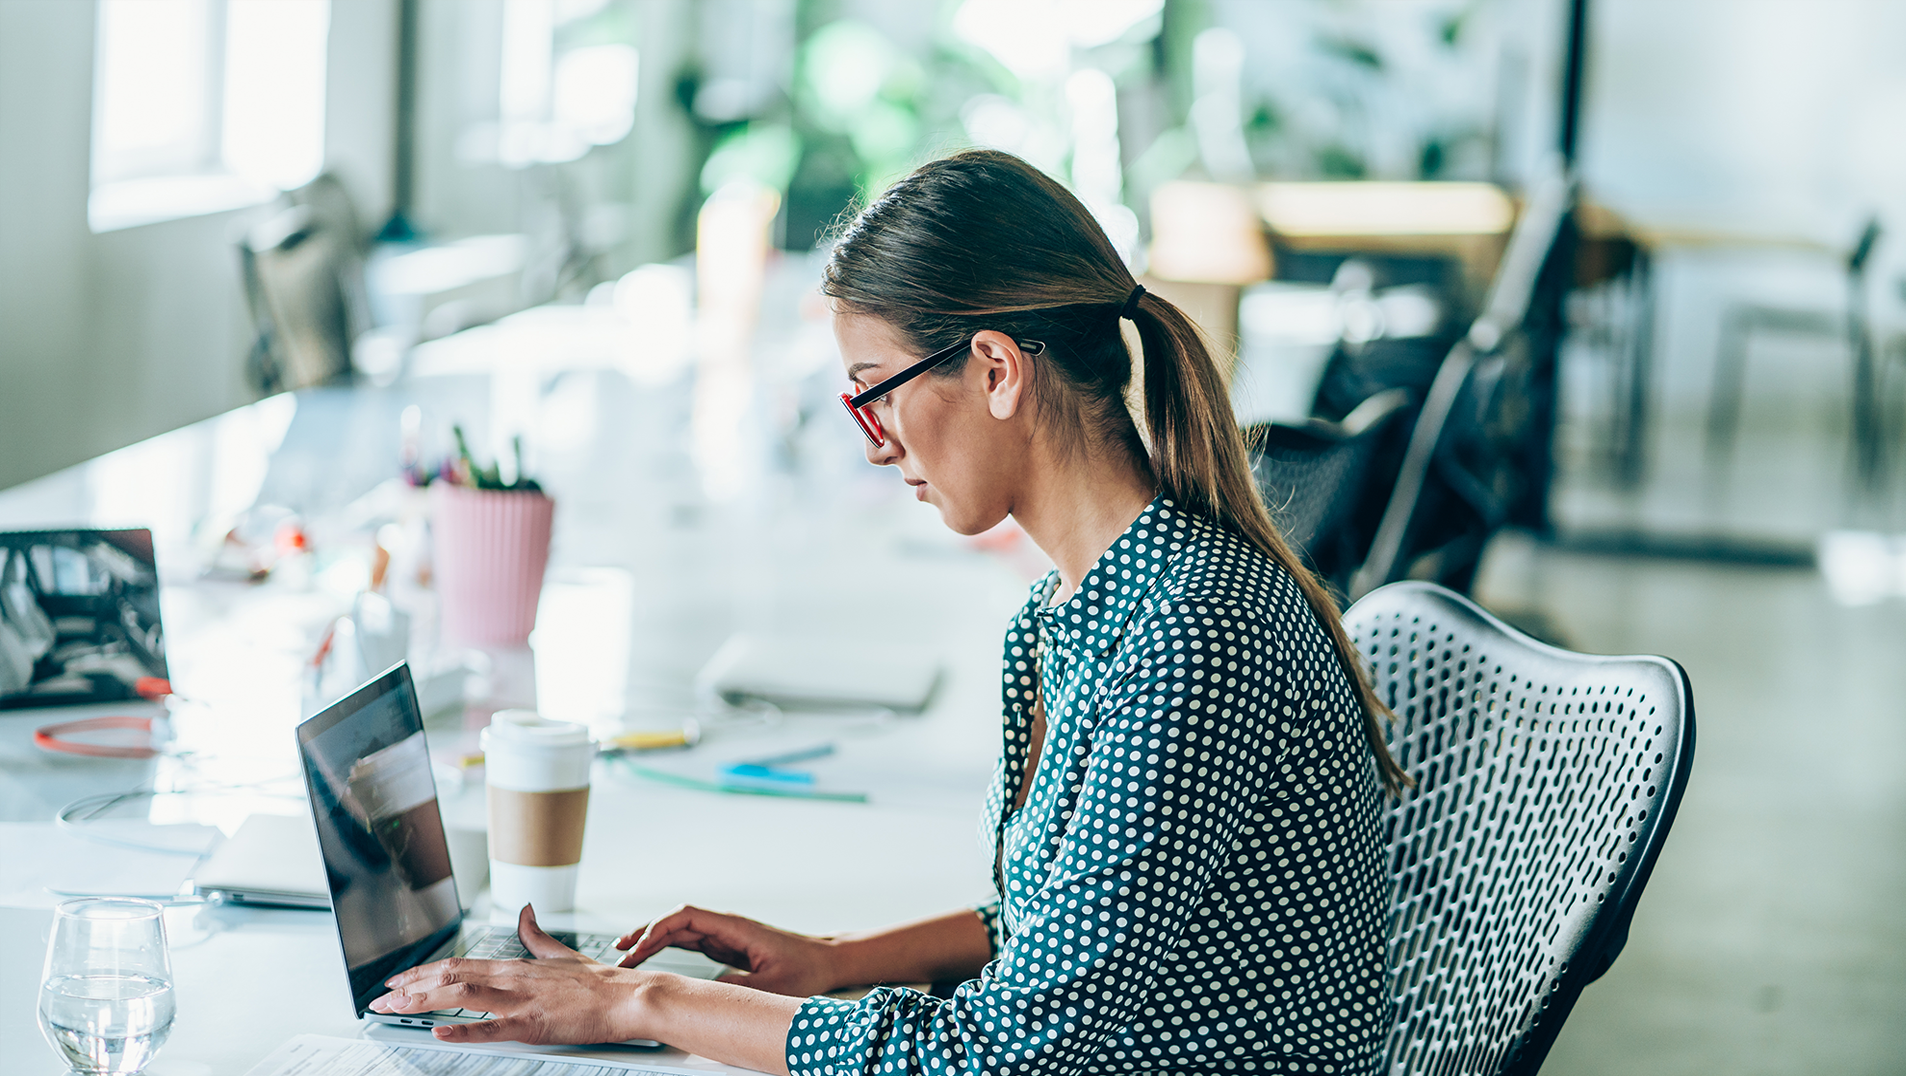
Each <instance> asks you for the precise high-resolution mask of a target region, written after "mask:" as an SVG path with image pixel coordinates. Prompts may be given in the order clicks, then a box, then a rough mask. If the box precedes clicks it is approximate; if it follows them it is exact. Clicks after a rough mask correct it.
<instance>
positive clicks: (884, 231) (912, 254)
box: [821, 150, 1409, 794]
mask: <svg viewBox="0 0 1906 1076" xmlns="http://www.w3.org/2000/svg"><path fill="white" fill-rule="evenodd" d="M821 291H822V292H823V293H824V294H826V295H828V296H829V297H831V298H833V299H834V300H835V302H836V304H837V305H838V306H839V307H840V308H841V309H844V310H851V311H854V312H856V313H861V314H867V315H871V316H873V317H876V318H879V319H880V320H882V321H884V322H886V323H887V324H888V325H890V326H892V327H893V328H894V329H896V330H898V331H899V332H900V333H901V334H902V335H903V336H905V337H907V338H908V339H909V340H910V341H911V342H912V343H913V344H914V345H915V346H917V347H919V348H920V350H921V351H922V352H923V353H924V352H927V351H938V350H940V349H941V348H944V347H947V346H949V345H951V344H954V343H956V342H958V341H959V340H961V339H962V338H965V339H970V338H971V337H972V335H973V334H974V333H975V332H977V331H979V330H980V329H997V330H999V331H1000V332H1003V333H1006V334H1007V335H1009V336H1012V337H1013V338H1015V339H1025V340H1039V341H1042V342H1044V343H1045V344H1046V351H1045V352H1044V357H1043V358H1042V360H1041V362H1040V363H1039V364H1038V367H1037V374H1038V376H1036V377H1035V378H1034V379H1033V385H1032V388H1033V392H1034V398H1035V400H1036V402H1037V404H1038V406H1039V407H1040V409H1041V413H1043V414H1046V415H1050V416H1052V419H1053V421H1054V422H1055V423H1056V424H1057V426H1058V427H1059V428H1058V430H1057V432H1058V434H1059V435H1060V436H1061V437H1062V438H1063V439H1065V440H1066V442H1068V443H1073V444H1077V443H1084V442H1088V441H1089V442H1091V443H1096V444H1104V443H1118V444H1123V445H1125V446H1126V448H1127V449H1128V451H1130V452H1131V453H1132V455H1133V458H1134V459H1136V460H1139V461H1141V462H1145V461H1148V462H1149V464H1150V466H1151V470H1152V473H1153V474H1154V476H1155V477H1156V478H1157V479H1158V483H1159V486H1160V488H1161V489H1163V490H1164V491H1165V493H1166V494H1167V495H1168V496H1170V497H1171V498H1172V500H1174V501H1176V502H1177V503H1178V504H1179V505H1180V506H1182V507H1183V508H1185V509H1186V510H1187V511H1191V512H1196V513H1198V514H1200V515H1204V516H1207V517H1209V518H1211V519H1214V520H1216V521H1217V522H1218V523H1219V524H1220V525H1221V526H1225V527H1228V528H1230V529H1231V530H1232V531H1234V532H1236V533H1237V534H1239V535H1240V536H1242V537H1243V538H1244V539H1245V540H1246V541H1248V542H1249V543H1251V545H1253V546H1255V547H1257V549H1258V550H1259V551H1260V552H1262V553H1263V554H1264V555H1265V556H1266V557H1268V558H1270V559H1271V560H1272V561H1273V562H1275V563H1276V564H1277V565H1278V566H1279V567H1280V568H1283V569H1284V571H1285V572H1287V573H1288V574H1289V575H1290V577H1291V578H1292V579H1293V580H1295V581H1296V583H1297V587H1298V590H1299V591H1301V592H1302V593H1303V595H1304V599H1305V601H1307V602H1308V603H1309V604H1310V608H1311V610H1312V612H1313V613H1315V614H1316V617H1317V620H1318V623H1320V624H1322V625H1323V628H1324V631H1325V632H1326V633H1327V634H1328V635H1329V636H1330V641H1331V644H1332V647H1333V648H1334V649H1335V651H1336V653H1337V660H1338V662H1339V664H1340V665H1341V666H1342V667H1343V671H1344V675H1345V676H1347V677H1349V679H1350V683H1351V684H1352V685H1353V686H1354V687H1355V688H1356V691H1357V696H1358V698H1359V699H1360V700H1361V702H1362V704H1363V712H1364V736H1365V738H1366V739H1367V740H1368V741H1369V743H1370V750H1371V753H1372V754H1373V755H1374V756H1375V758H1376V763H1377V772H1378V775H1379V776H1380V777H1381V779H1382V781H1383V787H1384V788H1386V789H1388V790H1389V791H1390V792H1391V793H1392V794H1394V793H1396V792H1397V791H1398V790H1399V789H1401V787H1402V786H1403V785H1404V784H1407V783H1409V782H1408V778H1407V777H1405V776H1404V774H1403V770H1402V768H1401V767H1399V766H1398V765H1397V764H1396V760H1395V759H1393V758H1391V757H1390V752H1389V749H1388V748H1387V747H1386V746H1385V745H1384V742H1383V726H1382V724H1381V722H1382V720H1383V719H1384V718H1386V717H1388V715H1389V710H1388V708H1386V707H1385V706H1384V705H1383V704H1382V703H1381V702H1380V701H1379V700H1378V699H1377V697H1376V693H1375V691H1374V690H1373V689H1372V688H1371V686H1370V680H1369V678H1368V677H1367V676H1366V675H1365V674H1364V671H1363V666H1362V662H1361V661H1360V659H1359V658H1358V657H1357V651H1356V647H1355V646H1354V645H1353V644H1352V643H1351V642H1350V636H1349V635H1348V634H1347V633H1346V632H1345V631H1344V627H1343V617H1342V615H1341V614H1340V613H1339V611H1338V609H1337V604H1336V602H1335V601H1334V600H1333V599H1332V598H1331V596H1330V593H1329V592H1328V591H1327V590H1325V588H1324V585H1323V584H1322V583H1321V582H1319V581H1318V579H1317V577H1316V576H1315V575H1314V574H1312V572H1311V571H1310V570H1309V569H1308V568H1306V567H1305V566H1304V563H1303V561H1302V560H1301V559H1299V558H1298V556H1297V554H1295V553H1293V552H1292V551H1291V548H1290V546H1288V545H1286V544H1285V542H1284V539H1283V537H1282V536H1281V535H1279V534H1278V532H1277V528H1276V526H1275V525H1273V524H1272V522H1271V517H1270V513H1269V512H1268V511H1266V510H1265V508H1264V501H1263V498H1262V497H1261V496H1260V495H1259V494H1258V490H1257V484H1256V483H1255V482H1253V481H1252V480H1251V469H1250V461H1249V458H1248V456H1247V455H1246V452H1245V448H1244V437H1243V435H1242V434H1240V433H1239V432H1238V426H1237V421H1236V419H1235V418H1234V417H1233V415H1232V411H1231V403H1230V394H1229V391H1228V390H1227V389H1226V387H1225V379H1224V375H1223V374H1222V373H1221V372H1220V371H1219V370H1218V367H1217V364H1216V363H1215V362H1213V361H1212V359H1211V352H1210V350H1209V349H1208V348H1206V347H1205V343H1204V339H1203V337H1202V336H1200V335H1199V332H1198V329H1197V326H1195V325H1193V324H1192V322H1191V319H1189V318H1187V317H1186V316H1185V314H1184V312H1183V311H1181V310H1179V309H1178V308H1177V307H1176V306H1173V305H1172V304H1171V303H1169V302H1166V301H1165V300H1164V299H1161V298H1159V297H1158V296H1156V295H1153V294H1150V293H1148V292H1144V291H1143V289H1138V288H1136V284H1135V282H1134V281H1133V280H1132V275H1131V273H1130V272H1128V271H1127V270H1126V268H1125V265H1124V263H1123V262H1122V261H1121V260H1120V259H1119V256H1118V253H1117V251H1116V250H1114V249H1113V247H1112V244H1111V243H1110V242H1109V241H1108V240H1107V239H1106V238H1105V232H1104V230H1103V229H1101V228H1100V227H1099V225H1098V223H1097V222H1096V221H1095V220H1093V218H1092V215H1091V214H1090V213H1089V212H1088V211H1087V210H1086V208H1085V206H1084V205H1082V204H1080V202H1079V200H1078V199H1077V198H1075V197H1073V195H1072V193H1071V192H1070V191H1068V190H1066V189H1065V188H1064V187H1062V186H1060V185H1059V184H1058V183H1057V182H1055V181H1054V180H1053V179H1052V178H1051V177H1049V176H1047V175H1045V174H1044V173H1042V172H1040V171H1039V170H1038V169H1036V168H1034V167H1032V166H1031V165H1029V164H1027V163H1026V162H1025V161H1022V160H1020V159H1019V158H1017V157H1014V156H1012V155H1011V154H1008V153H1000V152H998V151H995V150H971V151H968V152H965V153H959V154H955V155H953V156H951V157H946V158H943V159H941V160H937V161H932V162H930V163H928V164H925V165H923V166H921V167H920V168H918V169H916V170H915V171H914V172H913V174H911V175H909V176H907V177H906V178H905V179H902V180H901V181H900V182H899V183H896V184H895V185H894V186H893V187H892V188H890V189H889V190H888V192H887V193H886V194H885V195H883V196H882V197H881V198H880V200H879V201H877V202H875V203H874V204H873V205H870V206H868V207H867V208H866V209H864V210H862V211H861V213H860V214H859V215H858V216H856V217H855V218H854V219H853V220H852V222H851V223H849V224H848V225H847V226H846V228H845V230H844V231H843V232H842V234H841V235H840V237H839V242H838V243H837V244H836V245H835V247H834V253H833V256H832V257H831V258H829V259H828V264H827V269H826V273H825V276H824V278H823V282H822V285H821ZM1121 317H1127V318H1130V319H1131V320H1132V322H1133V324H1134V325H1136V326H1137V327H1138V337H1139V342H1140V343H1141V344H1142V345H1143V346H1144V359H1145V363H1144V366H1145V407H1144V414H1145V422H1146V425H1147V427H1148V428H1149V430H1150V434H1151V444H1150V446H1149V449H1148V448H1147V446H1146V445H1145V443H1144V441H1143V439H1142V438H1141V437H1140V435H1139V433H1138V430H1137V427H1136V425H1135V424H1134V423H1133V421H1132V414H1131V411H1130V410H1129V408H1128V407H1127V405H1126V397H1125V393H1126V389H1127V387H1128V385H1129V384H1130V382H1131V379H1132V356H1131V353H1130V352H1129V351H1128V350H1127V349H1126V346H1125V340H1124V337H1123V336H1121V335H1120V333H1119V319H1120V318H1121ZM963 365H964V360H963V359H955V360H952V361H949V362H947V363H945V364H943V365H941V366H940V367H938V368H937V369H936V370H935V371H934V372H933V374H930V375H928V376H942V377H950V376H955V375H957V374H958V373H959V371H960V369H961V367H962V366H963Z"/></svg>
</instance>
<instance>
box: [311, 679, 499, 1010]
mask: <svg viewBox="0 0 1906 1076" xmlns="http://www.w3.org/2000/svg"><path fill="white" fill-rule="evenodd" d="M298 753H299V756H300V758H301V759H302V761H303V763H304V779H305V787H306V788H307V789H308V790H309V792H310V794H311V810H312V813H313V814H314V815H315V816H316V818H317V827H318V846H319V848H320V849H322V850H323V853H324V867H325V871H324V872H325V875H326V882H327V884H328V885H329V887H330V890H331V908H332V910H333V912H334V913H335V918H336V920H337V925H338V937H339V940H340V941H341V942H342V943H343V946H344V964H345V967H347V968H348V969H349V970H350V974H351V995H352V998H353V1000H354V1001H355V1002H356V1004H357V1010H358V1015H360V1016H361V1015H363V1013H364V1012H365V1007H366V1005H367V1004H368V1003H369V1002H370V1000H371V999H372V998H375V997H377V996H378V995H379V994H382V993H383V992H384V986H383V983H384V980H385V979H388V978H389V977H390V976H392V975H394V974H396V973H397V972H399V971H401V970H403V969H405V968H408V967H411V966H412V965H414V964H416V963H417V962H419V961H421V960H423V959H425V958H426V957H428V956H429V955H430V954H431V953H432V952H434V951H435V950H436V949H437V947H438V946H440V945H442V944H443V943H444V942H446V941H448V940H449V939H450V938H452V937H454V936H455V935H456V933H457V929H458V927H459V926H460V925H461V923H462V913H461V911H460V910H459V906H458V904H457V887H456V882H455V881H454V880H452V878H451V877H450V846H449V844H448V842H446V841H445V840H444V834H443V818H442V816H441V815H440V814H439V813H438V811H437V787H436V782H435V780H434V779H433V778H432V777H431V773H430V752H429V750H428V749H427V747H426V745H425V742H424V724H423V715H422V714H421V712H420V711H419V710H418V708H417V692H416V689H415V688H414V687H413V686H412V684H411V680H410V668H409V666H407V665H404V664H401V663H400V664H398V665H396V666H394V667H392V668H391V669H390V670H388V671H387V672H385V673H383V674H382V675H380V676H378V677H377V678H376V679H374V680H372V681H371V682H370V683H368V684H365V685H364V686H363V687H360V688H358V689H357V690H356V691H354V692H352V693H351V694H349V695H347V696H345V697H344V698H342V699H339V700H338V701H337V702H335V703H332V704H331V705H330V706H328V707H326V708H325V709H323V710H322V711H320V712H319V713H317V714H316V715H315V716H313V717H311V718H310V719H309V720H307V721H305V722H304V723H303V724H301V725H299V726H298Z"/></svg>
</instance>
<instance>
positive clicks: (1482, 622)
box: [1344, 583, 1694, 1076]
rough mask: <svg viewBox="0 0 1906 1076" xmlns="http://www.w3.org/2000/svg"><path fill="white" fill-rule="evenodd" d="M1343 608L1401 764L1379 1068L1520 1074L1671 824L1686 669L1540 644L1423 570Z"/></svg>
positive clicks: (1617, 944)
mask: <svg viewBox="0 0 1906 1076" xmlns="http://www.w3.org/2000/svg"><path fill="white" fill-rule="evenodd" d="M1344 620H1345V626H1346V627H1347V628H1348V629H1349V631H1350V634H1351V637H1352V638H1353V639H1354V640H1355V641H1356V644H1357V647H1358V649H1359V650H1360V651H1361V652H1362V653H1363V655H1364V656H1365V658H1366V659H1368V660H1369V662H1370V664H1371V666H1372V668H1373V672H1374V675H1375V684H1376V690H1377V696H1378V697H1379V698H1381V699H1383V700H1384V701H1385V702H1386V703H1387V704H1388V705H1389V706H1390V707H1391V709H1392V710H1393V711H1394V712H1395V715H1396V720H1395V724H1394V725H1393V726H1392V728H1391V739H1390V748H1391V751H1392V752H1394V753H1395V755H1396V759H1397V761H1398V762H1399V763H1400V764H1401V765H1402V766H1403V768H1404V770H1405V771H1406V772H1407V773H1408V774H1409V775H1410V776H1411V777H1412V778H1413V779H1414V780H1415V781H1416V787H1415V788H1413V789H1405V790H1404V792H1403V795H1402V796H1401V797H1400V798H1399V799H1397V800H1396V801H1395V802H1394V804H1393V805H1392V806H1391V808H1390V811H1389V814H1388V818H1387V820H1386V822H1385V840H1386V842H1387V849H1388V855H1389V867H1390V871H1391V876H1392V879H1393V881H1394V884H1395V886H1396V889H1395V892H1394V905H1393V909H1392V912H1393V915H1394V921H1393V923H1392V927H1391V935H1390V946H1391V949H1390V966H1391V968H1392V972H1393V974H1394V975H1395V979H1394V980H1393V984H1392V990H1393V995H1394V998H1395V1002H1396V1012H1395V1022H1394V1024H1393V1025H1392V1029H1391V1033H1390V1040H1389V1044H1388V1053H1387V1060H1386V1067H1385V1069H1384V1071H1385V1072H1388V1073H1392V1074H1397V1073H1425V1074H1437V1076H1442V1074H1448V1073H1486V1074H1495V1073H1533V1072H1535V1071H1536V1070H1537V1068H1538V1067H1539V1066H1540V1065H1541V1063H1542V1059H1543V1057H1544V1056H1546V1055H1547V1053H1548V1049H1549V1046H1550V1045H1551V1044H1552V1043H1553V1042H1554V1041H1555V1035H1556V1032H1557V1031H1559V1030H1560V1028H1561V1026H1562V1021H1563V1020H1564V1019H1565V1018H1566V1017H1567V1016H1568V1012H1569V1009H1570V1008H1571V1007H1572V1006H1573V1005H1574V1004H1575V999H1576V997H1577V996H1578V995H1579V994H1580V993H1581V990H1582V987H1584V986H1585V985H1587V984H1588V983H1589V982H1591V981H1593V980H1594V979H1595V978H1597V977H1598V976H1600V975H1601V973H1602V972H1603V971H1605V970H1607V968H1608V966H1609V964H1610V963H1611V962H1612V961H1613V960H1614V959H1615V956H1616V954H1618V953H1619V952H1620V951H1621V946H1622V943H1623V942H1624V941H1626V940H1627V935H1628V923H1629V920H1630V919H1631V917H1632V916H1633V915H1634V909H1635V903H1636V901H1637V900H1638V899H1639V898H1640V896H1641V890H1642V887H1643V886H1644V885H1645V884H1646V883H1647V880H1648V874H1649V872H1650V871H1651V870H1652V869H1653V867H1654V862H1655V857H1656V855H1657V854H1658V853H1659V852H1660V850H1661V843H1662V840H1663V839H1664V838H1665V837H1666V835H1667V832H1668V827H1669V826H1670V825H1671V824H1672V822H1673V819H1674V813H1675V809H1676V807H1677V805H1678V804H1679V803H1680V799H1681V792H1682V790H1683V789H1684V788H1685V787H1686V785H1687V778H1688V769H1689V766H1690V765H1691V763H1692V762H1693V757H1694V703H1693V695H1692V690H1691V688H1690V686H1689V684H1688V679H1687V675H1686V673H1684V672H1683V671H1682V669H1681V667H1680V666H1679V665H1677V664H1675V663H1674V662H1673V661H1670V660H1668V659H1666V658H1658V657H1595V656H1590V655H1586V654H1575V653H1570V652H1569V651H1566V650H1559V649H1557V648H1555V647H1552V646H1548V645H1546V644H1543V643H1539V642H1537V641H1535V640H1533V639H1531V638H1529V637H1527V636H1525V635H1523V634H1521V633H1520V632H1518V631H1516V630H1515V629H1513V628H1510V627H1509V626H1507V625H1505V624H1503V623H1502V622H1501V621H1499V620H1497V619H1496V618H1494V617H1492V616H1490V615H1489V614H1488V613H1486V612H1484V611H1483V610H1482V609H1480V608H1478V607H1477V606H1476V605H1474V604H1473V603H1471V602H1469V601H1468V600H1466V599H1464V598H1463V597H1461V596H1460V595H1458V594H1456V593H1454V592H1453V591H1449V590H1446V589H1444V588H1442V587H1438V586H1435V585H1433V584H1429V583H1395V584H1392V585H1390V586H1386V587H1382V588H1379V589H1377V590H1375V591H1372V592H1371V593H1370V594H1369V595H1368V596H1366V597H1365V598H1364V599H1363V600H1361V601H1359V602H1358V603H1357V604H1356V605H1355V606H1353V607H1352V608H1351V609H1350V611H1349V612H1348V613H1346V614H1345V617H1344Z"/></svg>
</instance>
